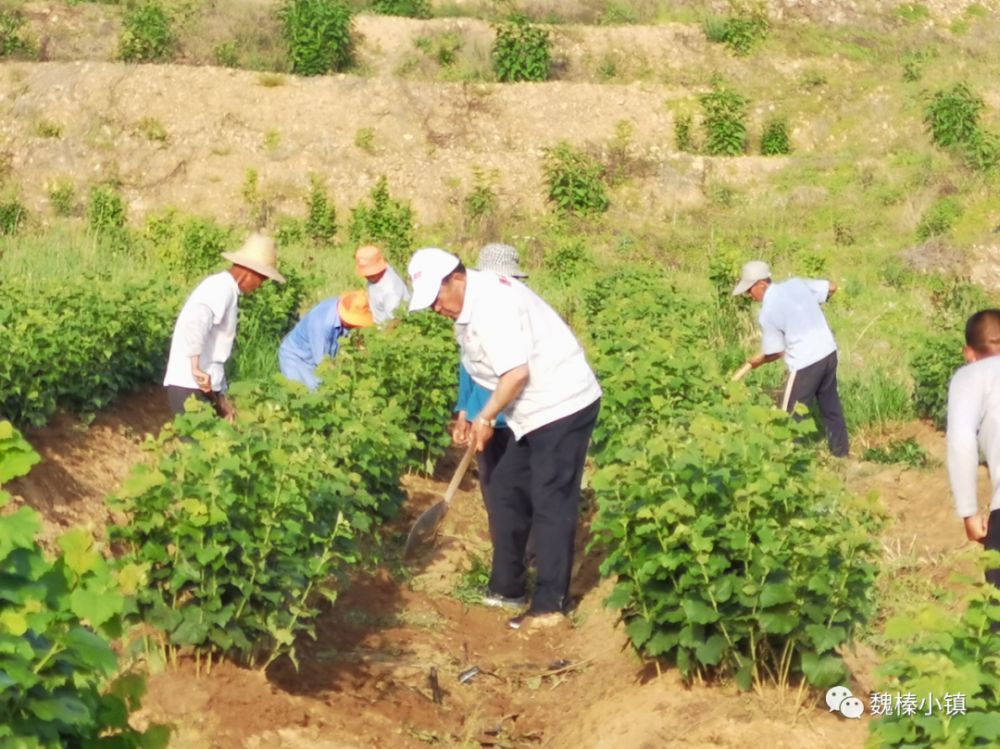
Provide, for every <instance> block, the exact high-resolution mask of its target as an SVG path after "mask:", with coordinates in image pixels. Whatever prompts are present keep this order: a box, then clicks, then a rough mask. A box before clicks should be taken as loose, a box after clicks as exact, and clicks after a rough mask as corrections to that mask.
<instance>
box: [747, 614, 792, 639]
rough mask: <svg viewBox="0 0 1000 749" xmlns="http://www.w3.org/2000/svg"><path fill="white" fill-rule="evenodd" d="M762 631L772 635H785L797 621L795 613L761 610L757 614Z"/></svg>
mask: <svg viewBox="0 0 1000 749" xmlns="http://www.w3.org/2000/svg"><path fill="white" fill-rule="evenodd" d="M757 620H758V621H759V622H760V629H761V631H762V632H767V633H768V634H773V635H787V634H788V633H789V632H791V631H792V630H793V629H795V627H796V626H797V625H798V623H799V618H798V617H797V616H796V615H795V614H786V613H780V612H772V611H762V612H761V613H760V614H758V615H757Z"/></svg>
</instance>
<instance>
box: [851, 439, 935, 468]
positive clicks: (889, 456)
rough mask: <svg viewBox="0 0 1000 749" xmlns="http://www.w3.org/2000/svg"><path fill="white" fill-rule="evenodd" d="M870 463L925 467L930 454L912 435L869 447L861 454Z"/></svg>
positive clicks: (929, 461)
mask: <svg viewBox="0 0 1000 749" xmlns="http://www.w3.org/2000/svg"><path fill="white" fill-rule="evenodd" d="M861 459H862V460H867V461H869V462H870V463H884V464H897V463H899V464H903V465H906V466H909V467H910V468H927V467H928V466H929V465H930V464H931V456H930V454H929V453H928V452H927V451H926V450H925V449H924V448H923V447H921V446H920V443H919V442H917V441H916V440H915V439H913V438H912V437H908V438H906V439H898V438H897V439H893V440H889V442H887V443H886V444H885V445H882V446H879V447H869V448H868V449H866V450H865V451H864V452H863V453H862V454H861Z"/></svg>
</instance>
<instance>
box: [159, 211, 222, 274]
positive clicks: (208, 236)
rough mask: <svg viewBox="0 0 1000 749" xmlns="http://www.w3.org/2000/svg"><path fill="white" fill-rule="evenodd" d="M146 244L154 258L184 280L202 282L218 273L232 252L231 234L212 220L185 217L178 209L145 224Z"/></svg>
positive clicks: (161, 214) (164, 213)
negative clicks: (225, 257)
mask: <svg viewBox="0 0 1000 749" xmlns="http://www.w3.org/2000/svg"><path fill="white" fill-rule="evenodd" d="M143 238H144V240H145V241H146V243H147V244H148V245H149V246H150V248H151V254H152V255H153V256H154V257H155V258H156V259H157V260H158V261H159V262H161V263H163V265H164V266H166V267H167V268H168V269H169V270H170V272H171V273H172V274H174V275H177V276H180V277H182V278H186V279H191V278H200V277H201V276H204V275H205V274H207V273H209V272H210V271H213V270H215V269H217V268H218V267H219V266H220V265H222V263H223V261H222V258H221V257H220V255H221V254H222V253H223V252H225V251H226V250H228V249H230V245H231V244H232V233H231V232H230V231H229V230H228V229H226V228H224V227H222V226H220V225H219V224H217V223H215V222H214V221H212V220H211V219H207V218H198V217H194V216H184V215H182V214H181V213H180V212H178V211H177V210H175V209H169V210H167V211H164V212H163V213H159V214H155V215H152V216H150V217H149V218H148V219H147V220H146V229H145V232H144V235H143Z"/></svg>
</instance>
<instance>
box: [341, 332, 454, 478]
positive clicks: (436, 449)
mask: <svg viewBox="0 0 1000 749" xmlns="http://www.w3.org/2000/svg"><path fill="white" fill-rule="evenodd" d="M359 333H360V335H359V334H352V338H353V337H354V336H356V337H357V338H356V339H357V342H358V346H357V347H347V350H346V351H345V350H341V351H340V352H339V353H338V354H337V362H336V367H337V369H339V370H342V371H344V372H347V373H357V374H358V376H361V375H364V374H365V373H375V374H376V375H377V378H378V385H377V392H378V393H379V395H381V396H382V397H384V398H387V399H389V398H398V399H399V402H400V403H402V404H404V406H405V408H406V417H405V418H406V421H405V424H404V426H405V428H406V430H407V431H408V432H410V433H411V434H413V435H415V437H416V442H415V444H414V446H413V448H412V449H411V450H410V452H409V454H408V456H407V465H408V467H409V468H411V469H414V470H418V471H426V472H428V473H430V472H431V471H433V468H434V462H435V461H436V460H437V459H438V458H439V457H440V456H441V455H443V454H444V452H445V450H446V449H447V448H448V446H449V445H450V444H451V435H450V433H449V431H448V421H449V419H450V418H451V414H452V407H453V406H454V397H455V393H456V392H457V390H456V389H457V387H458V364H457V361H456V359H455V338H454V334H453V332H452V329H451V325H450V324H449V323H448V322H447V321H446V320H445V319H443V318H441V317H440V316H439V315H433V314H418V315H409V316H406V317H403V318H401V319H400V322H399V324H398V325H396V326H395V327H394V328H392V329H391V330H385V331H382V330H376V329H369V330H365V331H363V332H360V331H359ZM352 376H353V375H352Z"/></svg>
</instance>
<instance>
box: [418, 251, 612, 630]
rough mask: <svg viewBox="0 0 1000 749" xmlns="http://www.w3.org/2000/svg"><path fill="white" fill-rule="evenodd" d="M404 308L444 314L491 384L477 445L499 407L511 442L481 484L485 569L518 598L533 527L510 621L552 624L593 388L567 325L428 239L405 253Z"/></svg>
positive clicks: (593, 416) (567, 561)
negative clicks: (525, 601)
mask: <svg viewBox="0 0 1000 749" xmlns="http://www.w3.org/2000/svg"><path fill="white" fill-rule="evenodd" d="M409 274H410V281H411V283H412V285H413V296H412V298H411V299H410V311H411V312H412V311H415V310H421V309H426V308H427V307H431V308H433V310H434V311H435V312H437V313H438V314H440V315H444V316H446V317H450V318H451V319H453V320H454V321H455V336H456V338H457V339H458V345H459V348H460V349H461V357H462V365H463V366H464V367H465V368H466V369H467V370H468V372H469V374H470V375H471V376H472V379H473V380H474V381H475V382H476V383H478V384H480V385H483V386H484V387H486V388H487V389H488V390H491V391H493V392H492V395H491V396H490V397H489V400H487V402H486V404H485V405H484V406H483V407H482V409H481V410H480V412H479V415H478V416H477V417H476V418H475V420H474V421H473V422H472V432H471V435H470V439H472V440H474V441H475V442H476V445H477V449H478V450H479V451H480V452H482V451H483V450H484V449H485V448H486V446H487V445H488V444H489V442H490V440H491V438H492V437H493V426H494V423H495V419H496V418H497V416H498V415H500V413H501V412H502V413H503V414H504V416H505V417H506V419H507V424H508V426H509V427H510V429H511V433H512V436H513V439H511V440H510V441H509V443H508V445H507V448H506V450H504V453H503V455H502V456H501V458H500V460H499V462H498V463H497V465H496V468H495V469H494V471H493V477H492V479H491V485H490V498H489V500H490V501H489V505H490V514H491V517H490V526H491V529H492V533H493V571H492V574H491V577H490V592H491V594H492V595H494V596H496V597H497V599H498V600H500V601H511V600H515V601H516V600H517V599H520V598H522V597H523V596H524V595H525V577H526V574H525V573H526V570H525V565H524V552H525V547H526V544H527V542H528V534H529V533H532V534H533V535H534V545H535V553H536V562H537V570H538V578H537V584H536V586H535V591H534V594H533V596H532V600H531V605H530V606H529V608H528V610H527V611H526V612H525V613H524V614H522V615H521V616H518V617H515V618H514V619H511V620H510V622H509V624H510V626H511V627H513V628H515V629H517V628H519V627H521V626H528V627H536V626H537V627H544V626H552V625H555V624H558V623H559V622H560V621H561V620H562V614H563V612H564V611H565V609H566V607H567V605H568V603H569V584H570V576H571V571H572V566H573V543H574V540H575V535H576V523H577V514H578V508H579V500H580V483H581V480H582V477H583V464H584V459H585V458H586V455H587V446H588V445H589V443H590V435H591V433H592V432H593V429H594V424H595V422H596V421H597V414H598V411H599V410H600V401H601V388H600V386H599V385H598V383H597V378H596V377H595V376H594V373H593V371H592V370H591V369H590V366H589V365H588V364H587V360H586V358H585V357H584V353H583V349H582V348H581V347H580V344H579V343H578V342H577V340H576V338H575V337H574V336H573V333H572V331H571V330H570V329H569V326H567V325H566V323H565V322H563V320H562V319H561V318H560V317H559V315H557V314H556V312H555V311H554V310H553V309H552V308H551V307H550V306H549V305H548V304H546V303H545V302H544V301H543V300H542V299H541V298H540V297H539V296H538V295H537V294H535V293H534V292H532V291H531V290H530V289H528V287H527V286H525V285H524V284H522V283H521V282H520V281H517V280H516V279H513V278H510V277H509V276H501V275H497V274H495V273H490V272H482V271H476V270H466V268H465V266H464V265H462V263H461V261H460V260H459V259H458V257H456V256H455V255H452V254H451V253H448V252H445V251H444V250H439V249H436V248H426V249H422V250H418V251H417V252H416V253H414V255H413V257H412V258H411V259H410V264H409Z"/></svg>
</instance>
